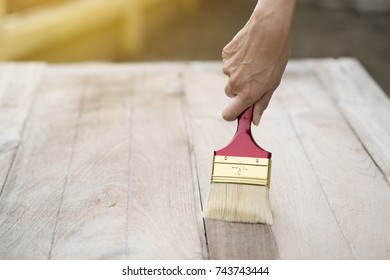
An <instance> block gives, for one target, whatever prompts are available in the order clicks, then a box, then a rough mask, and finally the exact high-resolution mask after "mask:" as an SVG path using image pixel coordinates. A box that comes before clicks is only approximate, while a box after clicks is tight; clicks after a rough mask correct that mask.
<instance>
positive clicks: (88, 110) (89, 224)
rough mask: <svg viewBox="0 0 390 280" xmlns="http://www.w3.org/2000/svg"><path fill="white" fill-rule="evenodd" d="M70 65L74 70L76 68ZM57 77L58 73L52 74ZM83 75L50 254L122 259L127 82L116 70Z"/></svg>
mask: <svg viewBox="0 0 390 280" xmlns="http://www.w3.org/2000/svg"><path fill="white" fill-rule="evenodd" d="M72 69H73V73H75V74H79V71H78V69H79V68H75V67H72ZM65 71H68V69H66V70H65ZM59 75H61V74H60V73H58V71H57V73H56V75H55V76H57V77H58V76H59ZM80 76H81V77H83V76H82V75H80ZM84 77H85V79H86V86H85V90H84V93H83V94H84V95H83V97H82V105H81V108H80V114H79V119H78V123H77V124H76V125H77V129H76V135H75V142H74V148H73V154H72V159H71V163H70V168H69V173H68V178H67V184H66V188H65V189H64V194H63V199H62V204H61V209H60V212H59V215H58V221H57V224H56V229H55V232H54V237H53V246H52V250H51V254H50V257H51V258H53V259H75V258H77V259H113V258H123V257H125V254H126V230H127V218H126V211H127V191H128V175H129V138H130V133H131V128H130V122H131V117H130V116H131V111H130V106H131V105H130V101H131V86H132V85H131V80H130V79H129V74H127V73H121V72H116V73H115V74H114V73H113V74H110V75H107V74H93V75H88V74H84ZM53 160H54V159H53Z"/></svg>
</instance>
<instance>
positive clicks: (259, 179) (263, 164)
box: [211, 156, 271, 188]
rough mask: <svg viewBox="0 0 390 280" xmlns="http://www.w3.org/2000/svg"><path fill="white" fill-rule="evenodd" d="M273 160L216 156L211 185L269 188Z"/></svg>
mask: <svg viewBox="0 0 390 280" xmlns="http://www.w3.org/2000/svg"><path fill="white" fill-rule="evenodd" d="M270 175H271V160H270V159H267V158H250V157H231V156H214V161H213V171H212V176H211V183H225V184H229V183H230V184H246V185H258V186H265V187H268V188H269V185H270V177H271V176H270Z"/></svg>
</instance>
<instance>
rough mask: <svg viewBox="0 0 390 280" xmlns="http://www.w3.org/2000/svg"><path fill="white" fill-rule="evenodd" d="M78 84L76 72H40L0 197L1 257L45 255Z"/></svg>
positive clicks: (75, 110)
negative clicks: (17, 146) (69, 73)
mask: <svg viewBox="0 0 390 280" xmlns="http://www.w3.org/2000/svg"><path fill="white" fill-rule="evenodd" d="M83 87H84V81H83V80H82V79H80V78H79V77H78V76H77V75H66V76H65V75H62V76H57V77H53V76H51V77H50V79H49V78H48V77H47V76H43V77H42V82H41V84H40V86H39V87H38V91H37V92H38V93H39V94H38V95H37V97H36V100H35V102H34V105H33V107H32V110H31V113H30V115H29V118H28V121H27V124H26V128H25V130H24V134H23V138H22V144H21V145H20V147H19V149H18V151H17V154H16V157H15V162H14V164H13V166H12V169H11V171H10V174H9V176H8V179H7V182H6V184H5V186H4V189H3V193H2V195H1V197H0V220H1V221H2V222H1V224H0V256H1V258H3V259H46V258H48V257H49V253H50V249H51V246H52V238H53V231H54V227H55V223H56V220H57V218H58V210H59V207H60V204H61V198H62V194H63V190H64V188H65V186H66V183H67V180H68V168H69V161H70V158H71V155H72V153H73V142H74V140H75V127H76V124H77V122H78V117H79V110H80V102H81V99H80V97H81V96H82V94H81V93H82V91H83ZM16 93H17V92H16ZM18 93H19V94H20V93H21V92H20V91H18Z"/></svg>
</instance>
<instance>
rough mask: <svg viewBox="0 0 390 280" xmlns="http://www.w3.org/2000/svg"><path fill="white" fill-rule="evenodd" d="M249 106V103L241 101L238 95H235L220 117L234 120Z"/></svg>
mask: <svg viewBox="0 0 390 280" xmlns="http://www.w3.org/2000/svg"><path fill="white" fill-rule="evenodd" d="M249 106H251V104H246V103H245V102H244V101H242V99H241V98H240V96H238V95H237V96H236V97H234V98H233V101H232V102H231V103H230V104H229V105H228V106H227V107H226V108H225V110H224V111H223V112H222V117H223V119H224V120H226V121H234V120H235V119H237V117H238V116H239V115H240V114H241V113H242V112H244V110H245V109H246V108H248V107H249Z"/></svg>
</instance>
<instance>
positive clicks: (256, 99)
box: [222, 0, 295, 125]
mask: <svg viewBox="0 0 390 280" xmlns="http://www.w3.org/2000/svg"><path fill="white" fill-rule="evenodd" d="M272 1H273V2H272ZM260 2H261V4H262V5H260ZM264 2H265V3H264ZM268 2H269V3H270V4H269V5H268V3H267V0H265V1H259V4H258V5H257V6H256V8H255V10H254V13H253V14H252V16H251V18H250V19H249V21H248V22H247V24H246V25H245V26H244V28H242V29H241V30H240V31H239V32H238V33H237V35H236V36H235V37H234V38H233V39H232V41H231V42H230V43H229V44H227V45H226V46H225V48H224V49H223V51H222V61H223V72H224V73H225V74H226V75H228V76H229V81H228V83H227V85H226V87H225V92H226V95H227V96H229V97H231V98H232V99H233V100H232V102H231V103H230V104H229V105H228V106H227V107H226V108H225V110H224V111H223V113H222V117H223V118H224V119H225V120H227V121H233V120H235V119H236V118H237V117H238V116H239V115H240V114H241V113H242V112H243V111H244V110H245V109H246V108H248V107H249V106H252V105H253V117H252V122H253V123H254V124H255V125H258V124H259V122H260V118H261V116H262V114H263V112H264V110H265V109H266V108H267V106H268V103H269V102H270V99H271V97H272V94H273V93H274V91H275V90H276V88H277V87H278V86H279V84H280V81H281V78H282V75H283V72H284V70H285V67H286V65H287V62H288V59H289V57H290V54H291V47H290V30H291V21H292V20H291V19H292V14H293V10H294V7H295V1H290V3H293V4H294V5H293V6H292V11H291V10H288V9H287V8H286V6H283V7H282V8H281V7H276V6H275V3H276V5H277V4H278V2H280V3H282V2H283V0H271V1H268ZM284 2H286V1H284ZM284 4H285V3H284ZM267 5H268V6H267ZM279 8H280V9H279ZM289 16H290V17H289Z"/></svg>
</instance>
